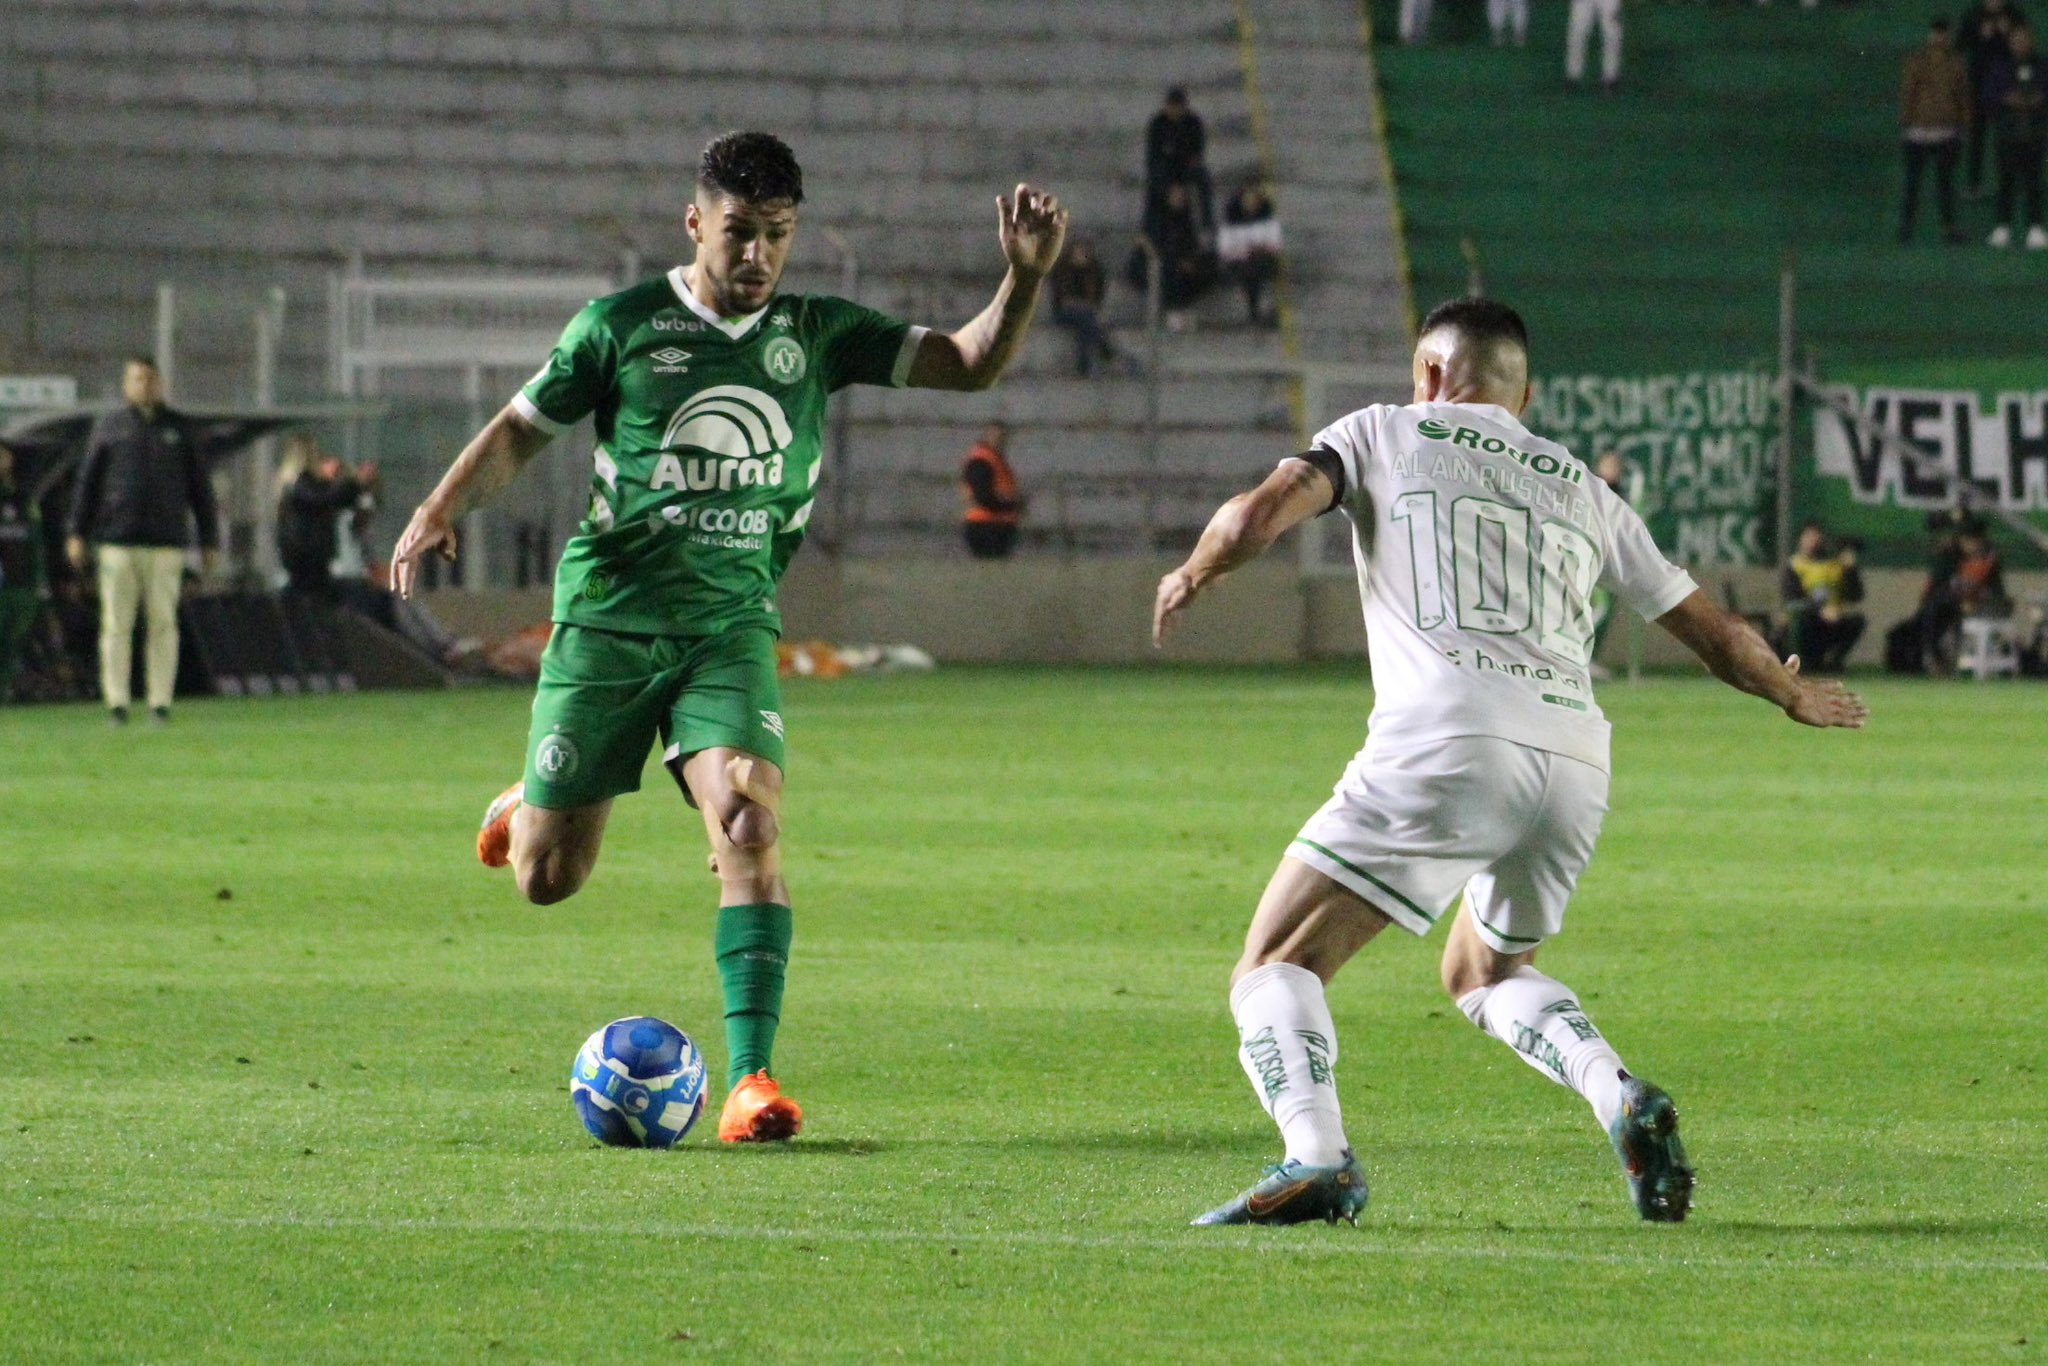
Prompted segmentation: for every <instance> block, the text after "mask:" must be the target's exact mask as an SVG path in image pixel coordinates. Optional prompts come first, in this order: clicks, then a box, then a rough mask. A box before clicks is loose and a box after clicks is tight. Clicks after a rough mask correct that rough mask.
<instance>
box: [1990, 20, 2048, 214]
mask: <svg viewBox="0 0 2048 1366" xmlns="http://www.w3.org/2000/svg"><path fill="white" fill-rule="evenodd" d="M2010 42H2011V51H2010V52H2009V53H2008V55H2007V57H2006V60H2005V61H2003V62H2001V63H1999V64H1998V65H1996V66H1994V67H1993V68H1992V70H1991V87H1990V98H1991V108H1992V111H1993V112H1992V115H1991V117H1992V119H1993V125H1992V126H1993V131H1994V133H1995V134H1996V136H1997V142H1998V226H1997V227H1996V228H1994V229H1992V231H1991V245H1992V246H1994V247H2009V246H2011V245H2012V238H2013V232H2012V228H2011V227H2010V226H2008V225H2009V224H2011V223H2013V222H2016V221H2020V220H2019V219H2016V218H2015V216H2014V210H2015V209H2017V210H2019V212H2020V215H2021V216H2022V217H2023V219H2024V221H2025V223H2026V231H2027V250H2029V251H2043V250H2048V227H2044V226H2043V225H2042V222H2041V161H2042V154H2043V152H2044V150H2048V69H2044V68H2043V67H2042V65H2041V58H2040V56H2039V55H2038V54H2036V53H2035V51H2034V31H2033V30H2032V29H2030V28H2028V27H2027V26H2026V25H2025V24H2017V25H2015V26H2014V27H2013V30H2012V36H2011V39H2010Z"/></svg>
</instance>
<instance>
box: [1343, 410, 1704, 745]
mask: <svg viewBox="0 0 2048 1366" xmlns="http://www.w3.org/2000/svg"><path fill="white" fill-rule="evenodd" d="M1314 444H1315V445H1317V446H1319V447H1322V448H1324V449H1326V450H1329V451H1331V452H1333V453H1334V454H1335V455H1336V456H1337V458H1338V459H1339V461H1341V462H1342V465H1343V468H1344V492H1343V495H1342V498H1341V506H1342V507H1343V509H1344V512H1345V515H1346V516H1347V517H1348V518H1349V519H1350V521H1351V528H1352V554H1353V557H1354V558H1355V560H1356V562H1357V565H1358V587H1359V593H1360V595H1361V596H1362V598H1363V599H1364V602H1365V625H1366V639H1367V648H1368V651H1369V653H1370V655H1371V661H1372V680H1373V690H1374V703H1373V711H1372V719H1371V723H1370V725H1371V731H1372V734H1373V736H1374V737H1375V738H1376V739H1378V738H1380V737H1386V738H1389V739H1393V740H1395V741H1396V742H1397V743H1400V744H1402V745H1414V744H1421V743H1427V742H1430V741H1434V740H1441V739H1446V738H1450V737H1453V736H1460V735H1494V736H1499V737H1500V738H1502V739H1506V740H1513V741H1515V742H1516V743H1518V744H1524V745H1528V746H1531V747H1533V748H1536V749H1542V750H1548V751H1550V752H1552V753H1555V754H1563V755H1566V756H1568V757H1570V758H1573V759H1579V760H1582V761H1584V762H1586V763H1589V764H1595V765H1598V766H1599V767H1600V768H1602V769H1605V768H1606V767H1607V766H1608V761H1607V748H1608V725H1607V720H1606V718H1605V717H1604V716H1603V715H1602V714H1601V712H1600V704H1599V703H1598V702H1596V701H1595V700H1594V699H1593V681H1592V672H1591V670H1592V650H1593V627H1594V624H1595V617H1594V610H1593V603H1592V596H1593V590H1594V588H1595V586H1596V585H1597V586H1600V587H1604V588H1606V589H1608V590H1609V591H1610V592H1612V593H1613V594H1614V596H1615V597H1616V598H1618V599H1619V600H1620V601H1622V602H1623V603H1626V604H1627V605H1628V606H1629V607H1631V608H1633V609H1634V610H1635V611H1637V612H1639V613H1641V614H1642V615H1643V616H1645V617H1649V618H1655V617H1660V616H1662V615H1663V614H1664V613H1666V612H1668V611H1670V610H1671V609H1672V608H1673V607H1676V606H1677V605H1678V604H1679V603H1680V602H1681V601H1683V600H1684V599H1685V598H1686V596H1687V595H1688V594H1690V593H1692V592H1693V591H1694V590H1695V588H1696V587H1697V585H1696V584H1694V582H1693V580H1692V576H1691V575H1689V574H1687V573H1686V572H1685V571H1684V570H1683V569H1680V568H1679V567H1678V566H1676V565H1674V564H1672V563H1670V562H1669V561H1667V560H1666V559H1665V558H1664V556H1663V554H1662V553H1661V552H1660V551H1659V550H1658V549H1657V545H1656V542H1655V541H1653V540H1652V539H1651V537H1650V532H1649V529H1648V528H1647V527H1645V526H1644V525H1643V519H1642V518H1641V517H1639V516H1637V515H1636V513H1635V511H1634V509H1632V508H1630V507H1629V505H1628V504H1627V503H1626V502H1624V501H1622V499H1621V498H1620V497H1619V496H1618V495H1617V494H1615V492H1614V491H1613V490H1612V489H1610V488H1608V487H1607V485H1606V484H1604V483H1602V482H1601V481H1600V480H1598V479H1596V478H1592V477H1590V476H1589V475H1588V474H1587V473H1586V468H1585V466H1583V465H1581V464H1580V463H1579V462H1578V461H1577V460H1576V459H1574V458H1573V457H1572V455H1571V453H1570V452H1569V451H1567V450H1566V449H1565V448H1564V447H1563V446H1560V445H1558V444H1557V443H1556V442H1554V441H1546V440H1544V439H1543V438H1541V437H1538V436H1535V435H1533V434H1531V433H1530V431H1529V430H1528V429H1527V428H1526V427H1524V426H1523V425H1522V424H1521V423H1520V422H1519V421H1517V420H1516V419H1515V417H1514V416H1513V415H1512V414H1510V413H1509V412H1508V411H1507V410H1506V409H1505V408H1501V407H1497V406H1495V405H1493V404H1475V403H1414V404H1408V405H1406V406H1395V405H1391V404H1375V405H1373V406H1372V407H1369V408H1362V409H1360V410H1359V411H1357V412H1355V413H1352V414H1351V415H1349V416H1348V417H1344V418H1342V419H1340V420H1338V421H1337V422H1335V423H1333V424H1331V425H1330V426H1329V427H1326V428H1324V429H1323V431H1321V432H1320V433H1318V434H1317V436H1316V439H1315V443H1314ZM1376 511H1377V517H1375V512H1376ZM1376 527H1377V530H1376V529H1375V528H1376Z"/></svg>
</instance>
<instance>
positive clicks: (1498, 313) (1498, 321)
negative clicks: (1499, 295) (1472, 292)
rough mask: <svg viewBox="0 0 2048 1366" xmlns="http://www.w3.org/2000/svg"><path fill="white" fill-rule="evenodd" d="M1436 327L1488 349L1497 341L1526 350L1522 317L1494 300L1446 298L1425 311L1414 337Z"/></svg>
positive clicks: (1526, 336)
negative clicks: (1426, 314) (1452, 332)
mask: <svg viewBox="0 0 2048 1366" xmlns="http://www.w3.org/2000/svg"><path fill="white" fill-rule="evenodd" d="M1438 328H1449V329H1451V330H1452V331H1454V332H1456V333H1458V334H1459V335H1460V336H1462V337H1463V338H1464V339H1465V340H1467V341H1471V342H1478V343H1481V344H1482V345H1485V346H1488V347H1491V346H1492V345H1494V344H1495V343H1498V342H1512V343H1514V344H1515V345H1516V346H1519V347H1521V348H1522V351H1523V353H1524V354H1526V353H1527V352H1528V350H1529V329H1528V327H1527V326H1526V325H1525V324H1524V323H1523V322H1522V315H1521V314H1519V313H1517V312H1515V310H1514V309H1512V308H1509V307H1508V306H1507V305H1506V304H1504V303H1502V302H1500V301H1499V300H1498V299H1479V298H1467V299H1446V300H1445V301H1444V302H1442V303H1440V304H1438V305H1437V306H1436V307H1435V308H1432V309H1431V310H1429V316H1428V317H1427V318H1424V319H1423V320H1422V330H1421V331H1420V332H1418V333H1416V335H1417V336H1418V337H1426V336H1428V335H1429V334H1430V333H1432V332H1434V331H1436V330H1437V329H1438Z"/></svg>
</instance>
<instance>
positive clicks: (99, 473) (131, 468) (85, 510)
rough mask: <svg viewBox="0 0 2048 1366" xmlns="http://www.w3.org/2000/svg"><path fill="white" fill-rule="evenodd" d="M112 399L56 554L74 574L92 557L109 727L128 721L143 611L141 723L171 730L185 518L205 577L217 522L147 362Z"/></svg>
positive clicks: (207, 482)
mask: <svg viewBox="0 0 2048 1366" xmlns="http://www.w3.org/2000/svg"><path fill="white" fill-rule="evenodd" d="M121 397H122V398H123V399H125V400H126V402H125V403H124V404H123V405H122V406H121V407H120V408H118V409H116V410H115V411H113V412H111V413H108V414H107V415H106V416H105V417H103V418H101V419H100V420H99V421H98V422H96V423H94V424H93V429H92V435H91V436H89V437H88V438H86V446H85V460H84V461H83V463H81V464H80V466H79V470H78V487H77V491H76V493H75V494H74V496H73V498H72V501H71V517H70V521H69V526H68V530H69V533H70V534H69V536H68V537H67V539H66V540H65V544H64V549H65V554H66V556H67V557H68V558H69V559H70V561H71V563H72V566H73V567H74V568H77V569H81V570H82V569H84V568H85V567H86V564H87V559H88V556H87V546H88V544H89V543H97V544H98V547H99V552H98V553H99V585H100V696H101V697H102V698H103V699H104V700H105V702H106V704H107V719H108V720H110V721H111V722H113V723H114V724H115V725H121V724H124V723H125V722H126V721H127V720H128V703H129V677H130V673H131V670H132V669H133V667H134V663H133V649H134V635H135V615H136V610H137V608H138V607H143V606H145V605H146V607H147V612H148V622H149V638H148V641H149V643H148V648H147V651H146V654H145V657H144V663H145V673H146V675H147V678H148V691H149V714H150V719H151V721H153V722H155V723H156V724H158V725H161V724H162V723H164V722H165V721H168V720H170V716H171V690H172V687H173V686H174V685H175V684H176V682H177V677H178V589H179V586H180V584H181V583H182V581H183V577H184V571H185V547H186V545H187V544H188V543H189V542H190V540H191V536H190V533H189V531H188V523H187V515H188V513H189V514H190V516H191V517H192V518H193V519H195V520H196V521H197V522H198V526H199V544H200V547H201V549H202V550H203V551H204V553H205V564H206V569H207V572H208V573H211V572H212V571H213V568H214V566H215V563H216V562H217V560H218V557H219V550H218V549H217V547H218V546H219V545H220V515H219V512H218V510H217V509H216V507H215V505H214V498H213V482H212V480H211V479H210V478H209V477H208V476H207V472H206V457H205V452H204V451H202V450H201V449H199V443H198V442H197V441H196V440H195V438H194V434H193V431H192V428H191V426H190V424H189V423H187V421H186V420H185V418H184V417H183V416H181V415H180V414H178V413H175V412H173V411H172V410H171V409H169V408H167V407H165V406H164V379H163V375H162V374H161V373H160V372H159V371H158V370H157V368H156V363H155V362H154V361H151V360H148V359H146V358H144V357H141V356H135V357H131V358H130V359H129V361H128V363H127V366H126V368H125V369H124V370H123V371H122V374H121Z"/></svg>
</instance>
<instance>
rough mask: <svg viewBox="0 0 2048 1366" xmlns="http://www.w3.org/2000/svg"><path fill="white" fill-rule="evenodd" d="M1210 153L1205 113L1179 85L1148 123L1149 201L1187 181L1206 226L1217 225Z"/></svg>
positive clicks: (1147, 198) (1186, 184) (1146, 188)
mask: <svg viewBox="0 0 2048 1366" xmlns="http://www.w3.org/2000/svg"><path fill="white" fill-rule="evenodd" d="M1208 155H1209V135H1208V132H1207V131H1206V130H1205V129H1204V128H1203V127H1202V116H1201V115H1200V114H1197V113H1196V112H1195V110H1194V106H1193V105H1191V104H1189V103H1188V92H1187V91H1186V90H1184V89H1182V88H1181V87H1180V86H1175V87H1174V88H1173V89H1171V90H1169V91H1167V92H1166V102H1165V103H1164V104H1163V105H1161V106H1160V108H1159V112H1158V113H1156V114H1154V115H1153V116H1152V122H1151V123H1149V124H1147V125H1146V126H1145V202H1146V203H1147V204H1148V205H1149V204H1152V203H1155V202H1157V201H1160V200H1163V199H1165V197H1166V191H1167V189H1168V187H1169V186H1173V185H1185V186H1187V187H1188V192H1189V194H1190V195H1192V196H1193V197H1194V200H1195V209H1196V211H1197V212H1198V213H1199V214H1200V215H1201V220H1202V226H1203V227H1205V228H1209V227H1214V226H1215V223H1216V204H1215V198H1216V191H1215V189H1214V187H1213V186H1212V184H1211V182H1210V180H1209V162H1208Z"/></svg>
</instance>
